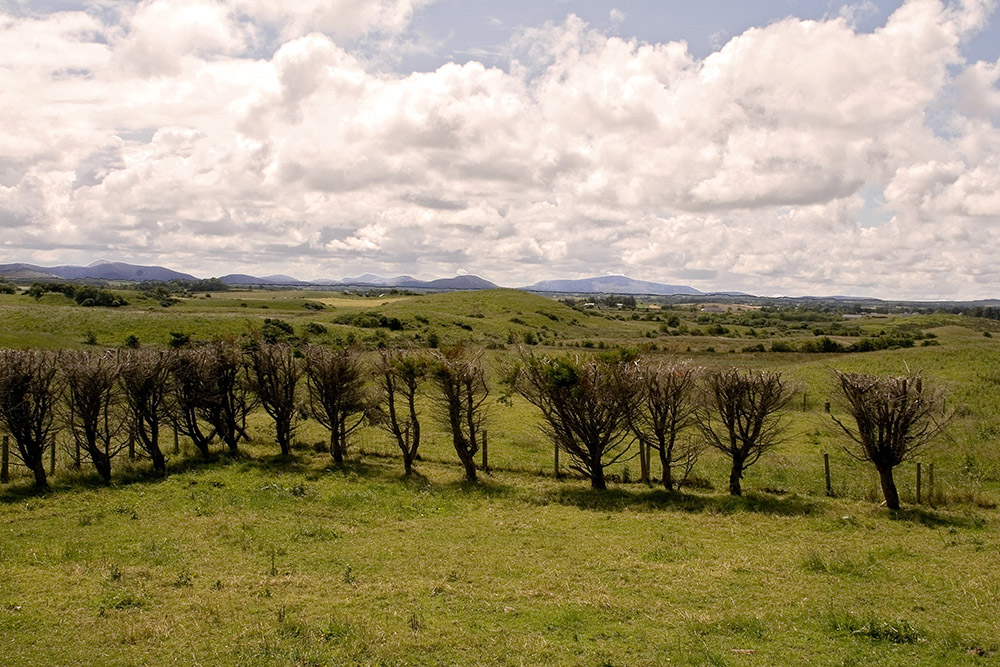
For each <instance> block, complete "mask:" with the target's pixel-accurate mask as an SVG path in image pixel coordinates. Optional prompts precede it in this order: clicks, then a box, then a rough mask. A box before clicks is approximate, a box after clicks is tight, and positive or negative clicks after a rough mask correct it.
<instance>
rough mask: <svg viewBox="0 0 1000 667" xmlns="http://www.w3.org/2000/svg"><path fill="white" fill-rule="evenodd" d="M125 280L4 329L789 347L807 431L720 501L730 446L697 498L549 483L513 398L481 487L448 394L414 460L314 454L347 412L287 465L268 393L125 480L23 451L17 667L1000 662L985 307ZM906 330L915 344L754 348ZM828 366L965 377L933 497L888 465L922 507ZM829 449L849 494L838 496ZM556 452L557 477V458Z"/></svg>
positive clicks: (12, 507)
mask: <svg viewBox="0 0 1000 667" xmlns="http://www.w3.org/2000/svg"><path fill="white" fill-rule="evenodd" d="M127 296H128V300H129V302H130V305H128V306H125V307H122V308H116V309H109V308H85V307H81V306H78V305H76V304H75V303H73V302H72V301H71V300H69V299H67V298H66V297H63V296H62V295H59V294H47V295H45V296H43V297H42V298H41V299H40V300H38V301H35V300H34V299H31V298H29V297H26V296H23V295H0V346H5V347H21V346H38V347H52V348H61V347H78V348H84V347H88V346H87V344H86V341H87V339H88V338H90V339H91V340H93V339H96V342H97V345H96V347H97V348H100V347H101V346H112V347H114V346H119V345H121V344H122V343H123V342H124V340H125V338H126V337H127V336H129V335H135V336H137V337H138V338H139V339H140V341H141V343H142V344H143V345H166V344H167V343H168V342H169V340H170V338H171V332H179V333H186V334H190V335H191V336H192V337H193V338H195V339H209V338H211V337H213V336H216V335H238V334H241V333H245V332H246V331H248V330H249V329H251V328H256V327H260V326H262V325H263V324H264V321H265V319H267V318H271V319H275V318H277V319H280V320H282V321H284V322H288V323H290V324H291V325H292V326H293V328H294V331H295V332H296V334H297V335H298V336H299V337H300V339H301V340H310V341H312V342H319V343H324V342H326V343H334V342H347V341H354V342H357V343H361V344H365V345H369V346H374V345H376V344H379V343H388V344H391V343H392V342H394V341H407V342H409V343H413V344H417V345H422V346H427V345H429V344H431V343H432V341H433V339H434V338H436V339H437V343H438V344H439V345H446V344H450V343H455V342H458V341H467V342H469V343H471V344H474V345H479V346H483V347H484V348H486V351H485V354H486V357H485V358H486V359H487V360H488V361H489V363H490V364H491V366H492V368H493V369H494V376H497V375H499V373H500V372H501V369H502V368H503V365H504V364H505V363H507V362H509V361H511V360H512V359H513V357H514V354H515V344H524V343H528V344H529V345H530V346H532V349H534V350H536V351H540V352H545V353H553V354H561V353H569V354H589V353H591V352H594V351H598V350H600V349H601V348H607V347H613V346H616V345H628V346H630V347H634V348H637V349H642V350H644V353H645V354H650V355H659V354H668V353H669V354H675V355H678V356H680V357H683V358H687V359H690V360H692V361H693V362H694V363H696V364H698V365H702V366H706V367H717V366H724V365H740V366H749V367H766V368H775V369H780V370H781V371H782V372H783V373H785V374H786V375H787V376H788V377H789V378H791V379H792V380H793V381H794V382H795V383H796V387H797V391H798V393H797V395H796V398H795V399H794V400H793V402H792V404H791V409H790V410H789V411H788V413H787V415H786V417H785V419H786V420H787V423H788V431H787V434H788V437H787V439H786V441H785V442H784V443H783V444H782V445H781V446H780V447H779V448H777V449H776V450H775V451H773V452H771V453H769V454H768V455H766V456H765V457H764V458H763V459H762V460H761V461H760V462H759V463H758V464H757V465H756V466H754V467H752V468H750V469H749V470H748V472H747V476H746V479H745V484H744V488H745V489H747V490H748V491H749V494H748V496H747V497H745V498H742V499H733V498H729V497H728V496H726V495H724V491H725V488H726V475H727V468H726V462H725V461H724V460H722V459H721V458H720V456H718V455H714V454H707V455H705V456H704V457H703V459H702V460H701V461H700V462H699V464H698V466H697V468H696V469H695V475H696V477H697V482H698V484H697V486H696V487H692V488H687V489H685V491H684V492H683V493H679V494H665V493H663V492H660V491H657V490H655V489H654V488H647V487H646V486H644V485H641V484H637V483H635V478H636V477H638V465H637V464H636V462H635V461H630V462H625V463H623V464H618V465H616V466H615V467H614V468H613V469H612V470H611V471H610V472H611V473H612V475H614V479H615V480H617V481H615V482H614V483H613V484H612V488H611V490H610V491H608V492H606V493H600V492H592V491H590V490H589V489H587V488H586V484H585V482H584V481H582V480H581V479H578V478H576V477H573V476H568V477H563V478H562V479H555V478H554V477H553V474H552V473H553V450H552V445H551V444H550V443H549V442H548V441H546V440H545V438H544V437H543V436H542V435H541V433H540V432H539V430H538V428H537V426H538V417H537V415H536V414H535V413H534V411H533V410H532V408H530V406H528V405H526V404H525V403H524V402H523V401H521V400H519V399H514V400H512V401H511V402H509V403H504V402H501V401H499V400H492V402H491V405H490V412H489V420H488V429H489V441H490V464H491V467H492V468H493V473H492V474H491V475H490V476H488V477H487V478H486V480H485V482H484V483H482V484H481V485H479V486H475V487H470V486H467V485H464V484H462V483H460V482H459V480H460V478H461V472H460V469H459V467H458V464H457V463H458V462H457V458H456V456H455V454H454V451H453V450H452V449H451V447H450V444H449V440H448V438H447V437H446V435H445V433H444V432H443V431H442V430H441V428H440V427H438V426H437V425H435V424H433V423H432V422H431V421H430V419H429V416H427V418H426V419H425V423H426V431H425V436H424V441H423V444H422V445H421V452H422V460H421V461H419V462H418V463H417V465H416V469H417V470H418V472H419V475H417V476H416V477H415V478H412V479H404V478H402V477H401V473H402V463H401V461H400V459H399V457H398V452H397V451H396V450H395V447H394V445H392V444H391V443H390V441H389V439H388V437H387V436H386V435H385V434H384V433H382V432H380V431H377V430H375V429H372V428H367V429H363V430H362V431H361V432H360V433H358V434H357V436H356V437H355V439H354V443H353V447H354V448H353V451H352V455H351V457H350V462H349V464H348V465H347V466H346V467H344V468H342V469H338V468H336V467H335V466H333V464H332V461H331V459H330V457H329V455H328V454H325V453H317V451H316V448H315V445H317V444H318V445H320V446H322V445H323V443H325V441H326V438H327V435H326V433H325V432H324V431H323V430H322V429H321V428H320V427H319V425H317V424H316V423H314V422H311V421H306V422H303V423H302V424H301V425H300V429H299V431H298V436H297V439H298V442H299V446H298V447H297V448H296V449H295V450H294V454H293V457H292V459H291V460H280V459H278V458H276V457H275V454H276V452H277V448H276V446H275V445H274V444H273V438H274V436H273V426H272V425H271V423H270V422H269V420H268V419H267V417H266V415H264V414H263V413H259V414H256V415H254V416H253V418H252V420H251V424H250V429H251V434H252V435H253V438H254V442H253V444H252V445H251V446H249V447H248V448H247V450H246V452H245V454H244V455H242V456H240V457H237V458H228V457H225V456H221V455H220V457H219V458H218V459H216V460H215V461H214V462H210V463H202V462H200V461H197V460H196V458H195V456H194V454H195V452H194V451H193V447H192V446H191V445H190V443H187V442H185V441H184V440H183V439H181V441H180V443H179V444H180V452H178V453H176V454H172V455H171V461H170V474H169V476H168V477H167V478H166V479H162V480H161V479H155V478H152V477H150V476H149V474H148V472H147V470H146V469H147V467H148V466H147V464H146V463H145V462H143V461H140V460H136V461H129V459H128V458H127V457H124V456H122V457H120V458H119V459H118V461H117V468H116V470H115V480H116V481H115V484H114V486H113V487H111V488H103V487H100V486H99V485H98V484H97V483H96V481H95V480H94V478H93V476H92V475H91V473H89V472H88V471H85V470H84V471H75V470H72V469H71V468H68V467H67V463H68V462H69V458H68V454H67V452H66V451H65V450H64V449H63V448H62V447H61V448H60V449H59V451H58V461H57V473H56V476H55V478H54V480H53V491H52V492H51V493H49V494H47V495H44V496H35V495H32V494H31V493H30V492H29V491H28V481H27V476H26V474H25V472H24V471H23V470H20V469H15V470H14V480H13V482H12V483H11V484H9V485H5V486H2V487H0V527H2V529H3V537H2V538H0V651H2V653H0V655H3V656H4V658H3V660H2V661H0V662H3V663H4V664H5V665H6V664H10V665H29V664H83V665H107V664H123V665H124V664H163V663H166V662H171V663H174V664H234V665H235V664H240V665H274V664H289V665H325V664H343V663H347V662H357V663H359V664H389V665H391V664H428V665H430V664H483V665H485V664H511V665H515V664H558V665H581V664H583V665H601V664H611V665H659V664H665V663H667V662H669V663H670V664H691V665H701V664H714V665H775V664H789V665H791V664H795V665H798V664H816V665H827V664H829V665H852V664H853V665H902V664H939V665H955V664H968V665H982V664H991V663H992V662H995V661H996V660H998V659H1000V643H998V640H997V637H1000V621H998V619H1000V572H998V571H997V568H996V563H995V560H996V553H997V552H998V550H1000V537H998V536H1000V532H998V529H1000V510H997V509H996V507H997V503H998V502H1000V447H998V446H997V442H998V437H1000V337H997V338H994V337H992V333H994V332H996V331H997V329H996V328H995V325H996V323H994V322H992V321H986V320H978V319H973V318H966V317H960V316H953V315H921V316H901V317H884V318H883V317H879V318H875V317H872V318H865V319H862V320H858V321H851V322H844V321H842V318H841V317H840V316H839V315H836V314H829V313H820V314H817V313H815V312H801V313H787V312H786V313H763V312H761V313H752V312H748V311H743V312H739V311H737V312H723V313H707V312H704V311H703V310H701V309H700V307H696V306H687V305H681V306H673V307H670V308H665V309H660V310H657V309H655V308H654V309H649V308H646V307H644V306H642V305H641V304H640V307H639V308H638V309H636V310H618V309H615V308H611V309H599V308H595V307H584V306H578V307H577V308H571V307H569V306H567V305H564V304H562V303H559V302H556V301H554V300H551V299H548V298H545V297H540V296H535V295H529V294H524V293H521V292H516V291H511V290H491V291H487V292H474V293H451V294H435V295H422V296H403V295H399V294H389V293H386V294H383V295H381V296H377V297H367V298H366V297H360V296H357V295H350V294H344V293H341V292H334V291H330V292H318V291H287V292H273V291H248V292H225V293H217V294H212V295H211V296H209V297H207V298H206V297H203V296H199V297H196V298H184V299H181V300H180V301H179V302H178V303H175V304H173V305H170V306H169V307H164V306H163V305H161V303H160V302H159V301H158V300H156V299H153V298H149V297H143V296H141V295H138V294H135V293H128V294H127ZM751 320H752V321H751ZM310 325H318V326H310ZM322 329H325V331H323V330H322ZM720 329H721V330H720ZM899 332H904V333H905V334H906V335H908V336H911V337H912V338H913V340H912V347H896V348H895V349H884V350H878V351H873V352H864V353H850V354H848V353H830V354H819V353H803V352H796V351H791V352H771V351H761V349H763V350H770V349H771V346H772V345H773V344H774V343H775V342H786V343H788V344H789V346H790V347H791V349H793V350H795V349H800V347H799V346H801V345H802V344H803V343H804V342H806V341H813V340H819V339H821V338H822V337H824V336H829V337H831V339H833V340H836V341H839V342H841V343H842V344H844V345H848V344H851V343H852V342H853V341H857V340H861V339H863V338H865V337H876V338H877V337H878V336H880V335H884V336H889V335H893V336H895V335H897V334H898V333H899ZM432 334H433V335H432ZM986 334H990V336H987V335H986ZM832 368H837V369H840V370H864V371H874V372H880V373H881V372H903V371H905V370H906V369H911V370H920V371H922V372H923V373H924V375H925V376H926V377H927V378H928V379H929V381H932V382H935V383H938V384H942V385H944V386H946V387H947V388H948V391H949V396H950V398H949V401H950V403H951V405H952V406H953V407H954V408H955V409H956V416H955V418H954V421H953V423H952V425H951V427H950V429H949V431H948V433H947V435H946V436H945V437H944V438H942V439H940V441H939V442H938V444H937V445H936V447H935V448H933V449H931V450H928V451H927V452H925V453H924V454H922V455H921V458H920V460H921V461H922V463H924V464H925V465H926V464H930V463H933V464H934V465H935V474H936V478H935V498H934V503H933V505H931V504H926V503H925V504H924V505H921V506H917V505H916V504H915V487H914V482H915V464H914V463H912V462H911V463H908V464H904V465H903V466H900V468H899V472H898V476H897V483H898V484H899V486H900V493H901V496H902V499H903V501H904V504H905V505H907V508H906V509H904V510H903V511H902V512H900V513H898V514H897V515H894V516H893V515H890V514H889V513H888V512H887V511H886V510H884V509H883V508H880V507H879V506H878V502H879V500H880V498H879V496H878V487H877V479H876V477H875V475H874V473H873V470H871V469H869V467H868V466H867V465H865V464H861V463H859V462H857V461H854V460H853V459H851V458H850V457H849V456H847V454H846V453H845V452H844V451H843V449H842V441H841V440H840V439H839V438H838V437H837V436H836V435H835V433H834V432H833V431H832V430H831V429H830V428H829V426H830V417H829V415H827V414H826V412H825V410H824V403H825V402H826V401H828V400H829V398H830V395H831V388H830V371H831V369H832ZM497 398H498V392H495V393H494V395H493V399H497ZM833 409H834V410H836V409H837V407H836V406H833ZM423 410H424V413H425V415H427V414H428V406H427V405H426V404H425V405H423ZM63 442H65V441H63ZM169 450H170V446H169V445H168V451H169ZM824 452H825V453H828V454H829V455H830V458H831V465H832V474H833V490H834V497H828V496H827V495H826V494H825V484H824V478H823V453H824ZM562 464H563V468H562V470H563V472H564V473H565V472H566V468H565V464H566V460H565V456H564V457H563V461H562ZM655 470H656V465H655V464H654V471H655ZM925 471H926V468H925ZM625 480H631V481H630V482H628V483H626V481H625ZM925 481H926V478H925ZM925 494H926V487H925ZM925 498H926V495H925Z"/></svg>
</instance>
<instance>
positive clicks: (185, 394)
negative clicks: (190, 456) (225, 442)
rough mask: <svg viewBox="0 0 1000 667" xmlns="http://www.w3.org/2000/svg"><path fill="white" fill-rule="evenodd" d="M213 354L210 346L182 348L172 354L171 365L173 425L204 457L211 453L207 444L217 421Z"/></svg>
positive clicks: (217, 391)
mask: <svg viewBox="0 0 1000 667" xmlns="http://www.w3.org/2000/svg"><path fill="white" fill-rule="evenodd" d="M214 356H215V355H214V353H213V352H212V350H210V349H209V348H204V347H203V348H190V347H188V348H183V349H181V350H179V351H178V352H177V353H176V354H174V355H173V359H172V363H171V365H170V377H171V387H172V389H173V405H174V409H173V412H172V414H171V418H172V419H173V422H174V427H175V428H176V429H177V432H178V433H180V434H181V435H184V436H186V437H188V438H189V439H190V440H191V442H192V443H194V446H195V447H197V448H198V451H199V452H201V456H202V458H206V459H207V458H209V457H210V456H211V453H210V451H209V445H210V444H211V443H212V439H213V438H214V437H215V433H216V431H215V428H214V427H213V426H212V424H214V423H217V422H219V421H220V417H219V412H220V400H219V398H218V394H219V384H218V378H217V376H216V375H215V366H214V364H213V363H212V361H213V359H214Z"/></svg>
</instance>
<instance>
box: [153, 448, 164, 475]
mask: <svg viewBox="0 0 1000 667" xmlns="http://www.w3.org/2000/svg"><path fill="white" fill-rule="evenodd" d="M149 458H151V459H153V471H154V472H156V473H157V474H160V475H166V474H167V459H166V458H165V457H164V456H163V452H161V451H160V448H159V447H156V448H155V449H152V450H151V451H150V452H149Z"/></svg>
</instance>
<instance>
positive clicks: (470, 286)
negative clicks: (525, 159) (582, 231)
mask: <svg viewBox="0 0 1000 667" xmlns="http://www.w3.org/2000/svg"><path fill="white" fill-rule="evenodd" d="M0 277H5V278H10V279H14V280H125V281H130V282H143V281H157V282H169V281H171V280H199V278H197V277H195V276H193V275H191V274H189V273H181V272H179V271H174V270H172V269H168V268H165V267H162V266H142V265H138V264H126V263H125V262H109V261H105V260H101V261H97V262H94V263H93V264H90V265H88V266H39V265H36V264H23V263H18V264H0ZM219 280H221V281H222V282H224V283H226V284H227V285H281V286H289V287H308V286H319V285H329V286H345V287H377V288H402V289H439V290H480V289H494V288H496V287H497V285H496V284H495V283H492V282H490V281H488V280H485V279H483V278H480V277H479V276H471V275H465V276H455V277H454V278H438V279H434V280H419V279H417V278H414V277H412V276H396V277H394V278H383V277H382V276H378V275H375V274H373V273H365V274H363V275H360V276H356V277H344V278H341V279H339V280H335V279H332V278H328V279H320V280H312V281H305V280H299V279H298V278H294V277H292V276H286V275H282V274H277V275H270V276H252V275H249V274H245V273H230V274H228V275H224V276H221V277H220V278H219ZM521 289H522V290H525V291H529V292H567V293H575V294H653V295H658V296H668V295H673V294H691V295H698V294H703V292H700V291H698V290H696V289H695V288H693V287H688V286H686V285H664V284H661V283H653V282H647V281H644V280H633V279H632V278H628V277H626V276H598V277H594V278H582V279H579V280H543V281H541V282H537V283H535V284H534V285H530V286H528V287H522V288H521Z"/></svg>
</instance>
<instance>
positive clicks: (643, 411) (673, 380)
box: [631, 360, 702, 491]
mask: <svg viewBox="0 0 1000 667" xmlns="http://www.w3.org/2000/svg"><path fill="white" fill-rule="evenodd" d="M697 377H698V371H697V369H696V368H694V367H693V366H690V365H688V364H684V363H677V362H672V361H663V360H656V361H647V360H640V363H639V364H638V366H637V368H636V374H635V381H636V386H635V391H636V392H637V393H638V394H639V395H640V396H641V397H642V400H641V401H640V402H639V405H638V407H637V409H636V410H635V411H634V413H633V415H634V417H633V420H632V423H631V426H632V431H633V433H634V434H635V436H636V438H637V439H638V440H639V443H640V444H641V445H643V446H644V447H645V448H647V449H652V450H656V451H657V452H658V453H659V455H660V466H661V467H662V469H663V475H662V477H663V480H662V481H663V487H664V488H665V489H666V490H667V491H670V490H672V489H673V488H674V468H675V466H677V465H680V466H681V467H682V469H683V476H682V477H681V482H683V480H684V479H685V478H686V477H687V475H688V474H690V472H691V468H692V467H693V466H694V464H695V462H696V461H697V460H698V456H699V454H700V453H701V450H702V446H701V443H700V442H699V441H698V440H695V439H685V440H681V439H680V438H679V436H680V434H681V432H682V431H683V430H684V429H686V428H687V427H689V426H691V425H693V424H694V423H695V408H696V401H695V398H696V397H695V391H696V389H697ZM647 466H648V464H647Z"/></svg>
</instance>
